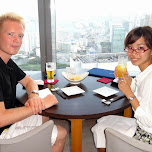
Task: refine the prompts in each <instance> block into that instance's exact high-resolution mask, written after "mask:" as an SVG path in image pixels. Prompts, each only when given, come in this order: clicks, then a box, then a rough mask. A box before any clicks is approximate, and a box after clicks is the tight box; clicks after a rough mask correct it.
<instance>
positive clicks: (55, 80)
mask: <svg viewBox="0 0 152 152" xmlns="http://www.w3.org/2000/svg"><path fill="white" fill-rule="evenodd" d="M58 81H59V80H58V79H54V82H47V80H45V81H44V83H45V84H56V83H57V82H58Z"/></svg>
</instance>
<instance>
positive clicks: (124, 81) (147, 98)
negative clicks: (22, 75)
mask: <svg viewBox="0 0 152 152" xmlns="http://www.w3.org/2000/svg"><path fill="white" fill-rule="evenodd" d="M124 43H125V51H126V52H127V55H128V58H129V59H130V61H131V62H132V64H133V65H135V66H138V67H139V69H140V71H141V72H140V73H139V74H138V75H137V76H136V78H134V79H132V78H131V77H130V76H129V75H128V73H127V74H126V75H124V74H123V73H122V75H123V77H122V78H121V79H119V82H118V87H119V89H120V90H121V91H122V92H123V93H124V94H125V96H126V97H127V98H128V102H130V103H131V105H132V108H133V110H134V118H125V117H122V116H114V115H113V116H112V115H110V116H105V117H102V118H100V119H98V120H97V124H96V125H95V126H93V128H92V132H93V135H94V140H95V144H96V147H97V148H98V151H99V152H103V151H104V148H105V136H104V130H105V128H107V127H111V128H113V129H116V130H117V131H119V132H121V133H123V134H125V135H127V136H129V137H134V138H135V139H138V140H141V141H144V142H146V143H148V144H152V110H151V109H152V101H151V99H152V28H151V27H149V26H144V27H137V28H135V29H133V30H131V31H130V32H129V33H128V35H127V36H126V39H125V42H124ZM115 77H117V67H116V69H115Z"/></svg>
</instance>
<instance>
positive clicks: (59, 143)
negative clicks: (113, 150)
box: [0, 13, 67, 152]
mask: <svg viewBox="0 0 152 152" xmlns="http://www.w3.org/2000/svg"><path fill="white" fill-rule="evenodd" d="M24 30H25V24H24V21H23V18H22V17H20V16H18V15H17V14H15V13H6V14H4V15H1V16H0V134H1V133H2V132H3V133H4V132H5V131H3V130H4V129H5V128H8V127H10V126H11V127H12V126H13V127H14V125H16V124H17V125H18V123H19V124H21V125H23V126H24V125H25V124H26V125H25V128H26V130H31V129H33V128H34V127H36V126H39V125H41V124H42V123H44V122H46V121H48V120H49V118H48V117H44V116H41V115H38V114H41V113H42V110H45V109H46V108H49V107H51V106H53V105H55V104H57V103H58V101H57V99H56V97H55V96H54V95H51V94H50V95H48V96H46V97H45V98H44V99H41V98H40V97H39V96H38V92H37V91H38V86H37V84H36V83H35V82H34V80H32V79H31V78H30V77H29V76H27V75H26V74H25V73H24V72H23V71H22V70H21V69H20V68H19V67H18V66H17V65H16V64H15V63H14V62H13V60H12V59H10V58H11V56H12V55H15V54H17V53H18V51H19V49H20V47H21V45H22V39H23V36H24ZM18 82H19V83H20V84H22V85H23V86H24V87H25V88H26V91H27V94H28V100H27V101H26V103H25V106H23V107H18V108H16V106H15V105H16V84H17V83H18ZM27 122H28V124H27ZM29 122H31V123H29ZM11 124H13V125H11ZM17 128H18V126H17V127H16V129H15V131H16V133H17V134H19V133H18V131H17ZM23 132H25V130H24V131H23ZM3 133H2V134H1V135H0V137H1V138H3ZM66 136H67V132H66V130H65V129H64V128H62V127H61V126H56V125H54V128H53V132H52V150H53V152H62V151H63V149H64V144H65V141H66ZM50 144H51V143H50Z"/></svg>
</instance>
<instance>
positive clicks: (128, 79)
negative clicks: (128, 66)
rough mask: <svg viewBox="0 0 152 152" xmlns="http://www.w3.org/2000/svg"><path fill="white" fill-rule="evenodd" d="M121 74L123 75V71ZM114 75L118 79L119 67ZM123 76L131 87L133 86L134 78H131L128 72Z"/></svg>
mask: <svg viewBox="0 0 152 152" xmlns="http://www.w3.org/2000/svg"><path fill="white" fill-rule="evenodd" d="M121 73H122V74H123V72H122V71H121ZM114 75H115V78H117V77H118V69H117V66H116V67H115V71H114ZM123 76H124V77H125V78H126V80H127V82H128V84H129V86H131V82H132V78H131V76H130V75H129V74H128V71H127V72H126V74H125V75H124V74H123ZM120 79H121V78H120Z"/></svg>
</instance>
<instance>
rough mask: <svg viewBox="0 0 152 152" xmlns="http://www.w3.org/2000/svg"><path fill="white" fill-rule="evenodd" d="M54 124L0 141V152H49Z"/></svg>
mask: <svg viewBox="0 0 152 152" xmlns="http://www.w3.org/2000/svg"><path fill="white" fill-rule="evenodd" d="M53 126H54V122H53V121H52V120H49V121H48V122H46V123H44V124H42V125H41V126H38V127H36V128H35V129H33V130H31V131H29V132H27V133H24V134H22V135H19V136H17V137H14V138H11V139H0V152H27V151H28V152H42V151H45V152H51V135H52V129H53Z"/></svg>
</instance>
